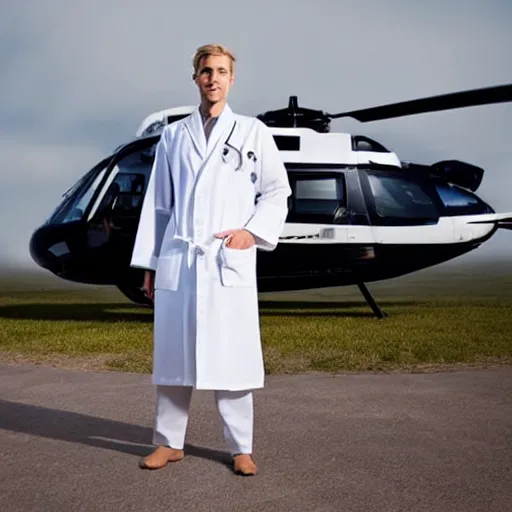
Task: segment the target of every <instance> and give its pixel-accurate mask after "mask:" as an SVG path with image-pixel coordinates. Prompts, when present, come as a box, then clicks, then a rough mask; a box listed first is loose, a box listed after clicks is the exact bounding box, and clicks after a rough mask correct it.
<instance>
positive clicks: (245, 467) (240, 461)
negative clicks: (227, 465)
mask: <svg viewBox="0 0 512 512" xmlns="http://www.w3.org/2000/svg"><path fill="white" fill-rule="evenodd" d="M233 471H234V472H235V473H236V474H237V475H242V476H252V475H255V474H256V472H257V468H256V464H255V463H254V461H253V460H252V456H251V455H248V454H240V455H236V456H235V457H234V458H233Z"/></svg>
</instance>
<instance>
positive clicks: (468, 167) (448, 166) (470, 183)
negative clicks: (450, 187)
mask: <svg viewBox="0 0 512 512" xmlns="http://www.w3.org/2000/svg"><path fill="white" fill-rule="evenodd" d="M429 171H430V174H432V176H435V177H437V178H441V179H442V180H444V181H448V182H449V183H453V184H454V185H459V186H460V187H463V188H466V189H469V190H471V191H472V192H476V190H477V189H478V187H479V186H480V184H481V183H482V179H483V177H484V170H483V169H482V168H481V167H477V166H476V165H472V164H468V163H466V162H461V161H460V160H442V161H440V162H437V163H435V164H432V165H431V166H430V168H429Z"/></svg>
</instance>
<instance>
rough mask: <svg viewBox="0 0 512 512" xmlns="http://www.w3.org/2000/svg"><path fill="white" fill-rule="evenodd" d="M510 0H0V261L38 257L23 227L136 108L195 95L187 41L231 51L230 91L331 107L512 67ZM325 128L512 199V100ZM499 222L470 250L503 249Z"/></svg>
mask: <svg viewBox="0 0 512 512" xmlns="http://www.w3.org/2000/svg"><path fill="white" fill-rule="evenodd" d="M511 22H512V2H510V1H509V0H464V1H462V0H451V1H450V2H446V1H444V0H431V1H429V2H411V1H410V0H357V1H353V0H337V1H333V0H316V1H315V2H311V1H306V0H280V1H279V2H277V1H275V0H259V1H258V2H240V1H234V0H217V1H216V2H206V1H204V0H195V1H193V2H181V1H177V0H145V1H144V2H141V1H140V0H137V1H135V0H88V1H87V2H72V1H71V2H70V1H69V0H7V1H4V2H2V3H1V6H0V66H1V69H2V78H1V80H0V164H1V167H0V263H3V262H8V263H13V264H15V265H18V266H27V267H34V268H35V264H34V263H33V262H32V261H31V259H30V255H29V252H28V243H29V239H30V236H31V234H32V232H33V231H34V230H35V229H36V228H37V227H38V226H39V225H40V224H42V223H43V222H44V221H45V219H46V218H47V217H48V215H49V214H50V213H51V212H52V210H53V209H54V208H55V206H56V205H57V204H58V203H59V201H60V197H61V195H62V193H63V192H64V191H65V190H66V189H68V188H69V187H70V186H71V185H72V184H73V183H74V182H76V181H77V180H78V178H79V177H80V176H82V175H83V174H84V173H85V172H86V171H87V170H89V169H90V168H91V167H93V166H94V165H95V164H96V163H97V162H98V161H99V160H100V159H102V158H103V157H105V156H107V155H108V154H109V153H110V152H111V151H112V150H113V149H114V148H115V147H117V146H118V145H119V144H122V143H123V142H125V141H127V140H128V139H130V138H131V137H133V136H134V134H135V131H136V129H137V128H138V126H139V124H140V123H141V121H142V120H143V119H144V118H145V117H146V116H147V115H148V114H150V113H151V112H154V111H157V110H161V109H164V108H169V107H175V106H181V105H196V104H197V102H198V95H197V88H196V86H195V85H194V84H193V82H192V80H191V74H192V55H193V53H194V51H195V49H196V48H197V47H198V46H200V45H202V44H204V43H209V42H219V43H222V44H225V45H227V46H228V47H229V48H231V49H232V50H233V52H234V53H235V55H236V57H237V78H236V83H235V85H234V87H233V89H232V90H231V92H230V96H229V103H230V105H231V107H232V108H233V110H234V111H235V112H239V113H243V114H248V115H257V114H258V113H260V112H264V111H266V110H272V109H277V108H283V107H285V106H286V105H287V103H288V97H289V96H290V95H297V96H298V98H299V104H300V105H302V106H306V107H309V108H315V109H320V110H324V111H326V112H331V113H333V112H341V111H346V110H352V109H358V108H365V107H372V106H376V105H382V104H387V103H393V102H397V101H404V100H409V99H415V98H420V97H426V96H433V95H437V94H444V93H449V92H455V91H458V90H468V89H474V88H480V87H487V86H492V85H501V84H505V83H510V82H512V59H511V58H510V48H512V30H510V26H511ZM332 131H346V132H349V133H359V134H365V135H368V136H370V137H373V138H375V139H377V140H379V141H380V142H381V143H382V144H384V145H385V146H386V147H388V148H389V149H391V150H393V151H396V152H397V153H398V155H399V157H400V158H401V159H402V160H412V161H418V162H421V163H427V164H430V163H433V162H436V161H439V160H444V159H452V158H453V159H459V160H464V161H467V162H471V163H473V164H475V165H478V166H481V167H484V168H485V169H486V174H485V175H484V180H483V183H482V185H481V187H480V189H479V191H478V194H479V195H480V196H481V197H482V198H483V199H485V200H486V201H488V202H489V203H490V204H491V205H492V206H493V207H494V208H495V209H496V210H497V211H503V212H507V211H512V194H511V191H512V169H511V167H512V162H511V158H510V156H509V148H510V134H511V133H512V104H511V103H508V104H501V105H491V106H482V107H472V108H468V109H460V110H453V111H448V112H436V113H430V114H422V115H417V116H412V117H405V118H401V119H393V120H386V121H378V122H374V123H364V124H361V123H359V122H357V121H355V120H351V119H343V120H336V121H333V123H332ZM511 248H512V233H511V232H508V231H504V232H503V230H500V232H498V233H497V235H495V236H494V237H493V238H492V239H491V240H490V241H489V242H487V243H486V244H484V246H482V247H481V248H480V249H478V251H476V253H478V257H481V258H492V257H493V256H495V255H497V254H499V255H505V256H506V255H507V253H508V254H512V251H511Z"/></svg>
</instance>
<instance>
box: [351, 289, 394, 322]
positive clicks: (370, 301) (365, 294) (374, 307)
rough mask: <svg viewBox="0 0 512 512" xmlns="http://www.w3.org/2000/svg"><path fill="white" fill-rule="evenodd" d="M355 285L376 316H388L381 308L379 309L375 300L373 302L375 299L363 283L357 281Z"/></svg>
mask: <svg viewBox="0 0 512 512" xmlns="http://www.w3.org/2000/svg"><path fill="white" fill-rule="evenodd" d="M357 287H358V288H359V290H360V291H361V293H362V294H363V297H364V298H365V300H366V302H367V303H368V305H369V306H370V307H371V308H372V311H373V312H374V313H375V315H376V316H377V318H385V317H386V316H388V315H387V314H386V313H384V311H382V309H380V307H379V305H378V304H377V302H375V299H374V298H373V295H372V294H371V292H370V290H368V288H367V287H366V285H365V284H364V283H362V282H361V283H357Z"/></svg>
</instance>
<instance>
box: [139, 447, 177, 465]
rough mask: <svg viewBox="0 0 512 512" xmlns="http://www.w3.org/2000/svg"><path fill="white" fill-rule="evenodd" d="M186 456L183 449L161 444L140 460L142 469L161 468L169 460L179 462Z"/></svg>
mask: <svg viewBox="0 0 512 512" xmlns="http://www.w3.org/2000/svg"><path fill="white" fill-rule="evenodd" d="M184 456H185V453H184V451H183V450H176V449H175V448H169V447H168V446H159V447H158V448H157V449H156V450H155V451H153V452H152V453H150V454H149V455H148V456H146V457H144V458H142V459H141V460H140V461H139V467H140V468H141V469H160V468H163V467H165V466H167V463H168V462H178V461H180V460H181V459H183V457H184Z"/></svg>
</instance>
